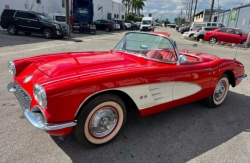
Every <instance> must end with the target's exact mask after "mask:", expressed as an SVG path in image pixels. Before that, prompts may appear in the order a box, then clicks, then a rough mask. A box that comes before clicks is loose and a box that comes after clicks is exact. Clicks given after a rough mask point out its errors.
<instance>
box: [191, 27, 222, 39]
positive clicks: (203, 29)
mask: <svg viewBox="0 0 250 163" xmlns="http://www.w3.org/2000/svg"><path fill="white" fill-rule="evenodd" d="M218 28H219V27H200V29H198V30H196V31H195V33H194V35H193V37H194V39H196V40H198V41H199V40H200V39H204V36H205V34H206V32H207V31H213V30H215V29H218Z"/></svg>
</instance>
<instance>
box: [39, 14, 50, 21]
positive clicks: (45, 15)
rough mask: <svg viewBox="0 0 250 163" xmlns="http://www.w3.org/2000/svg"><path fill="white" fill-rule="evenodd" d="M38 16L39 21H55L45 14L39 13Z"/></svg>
mask: <svg viewBox="0 0 250 163" xmlns="http://www.w3.org/2000/svg"><path fill="white" fill-rule="evenodd" d="M41 15H42V16H44V17H45V18H50V19H44V18H43V17H41ZM36 16H37V17H38V18H39V19H41V20H43V21H44V20H45V21H54V20H53V19H52V18H51V17H50V16H49V15H47V14H44V13H37V14H36Z"/></svg>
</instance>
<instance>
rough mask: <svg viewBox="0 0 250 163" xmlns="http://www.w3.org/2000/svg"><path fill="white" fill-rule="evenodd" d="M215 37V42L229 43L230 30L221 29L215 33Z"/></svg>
mask: <svg viewBox="0 0 250 163" xmlns="http://www.w3.org/2000/svg"><path fill="white" fill-rule="evenodd" d="M215 36H216V38H217V41H223V42H230V29H228V28H221V29H220V30H218V31H217V32H215Z"/></svg>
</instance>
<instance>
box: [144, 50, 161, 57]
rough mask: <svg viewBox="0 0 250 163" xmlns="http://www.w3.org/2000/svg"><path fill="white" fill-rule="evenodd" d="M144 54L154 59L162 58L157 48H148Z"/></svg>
mask: <svg viewBox="0 0 250 163" xmlns="http://www.w3.org/2000/svg"><path fill="white" fill-rule="evenodd" d="M146 56H147V57H149V58H154V59H163V56H162V54H161V53H160V51H159V50H150V51H149V52H147V54H146Z"/></svg>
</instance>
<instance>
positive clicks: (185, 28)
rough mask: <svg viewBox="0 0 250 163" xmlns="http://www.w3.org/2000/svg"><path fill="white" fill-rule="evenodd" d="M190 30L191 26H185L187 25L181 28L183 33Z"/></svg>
mask: <svg viewBox="0 0 250 163" xmlns="http://www.w3.org/2000/svg"><path fill="white" fill-rule="evenodd" d="M189 30H190V27H189V26H185V27H183V28H181V29H180V32H181V34H183V33H184V32H187V31H189Z"/></svg>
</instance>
